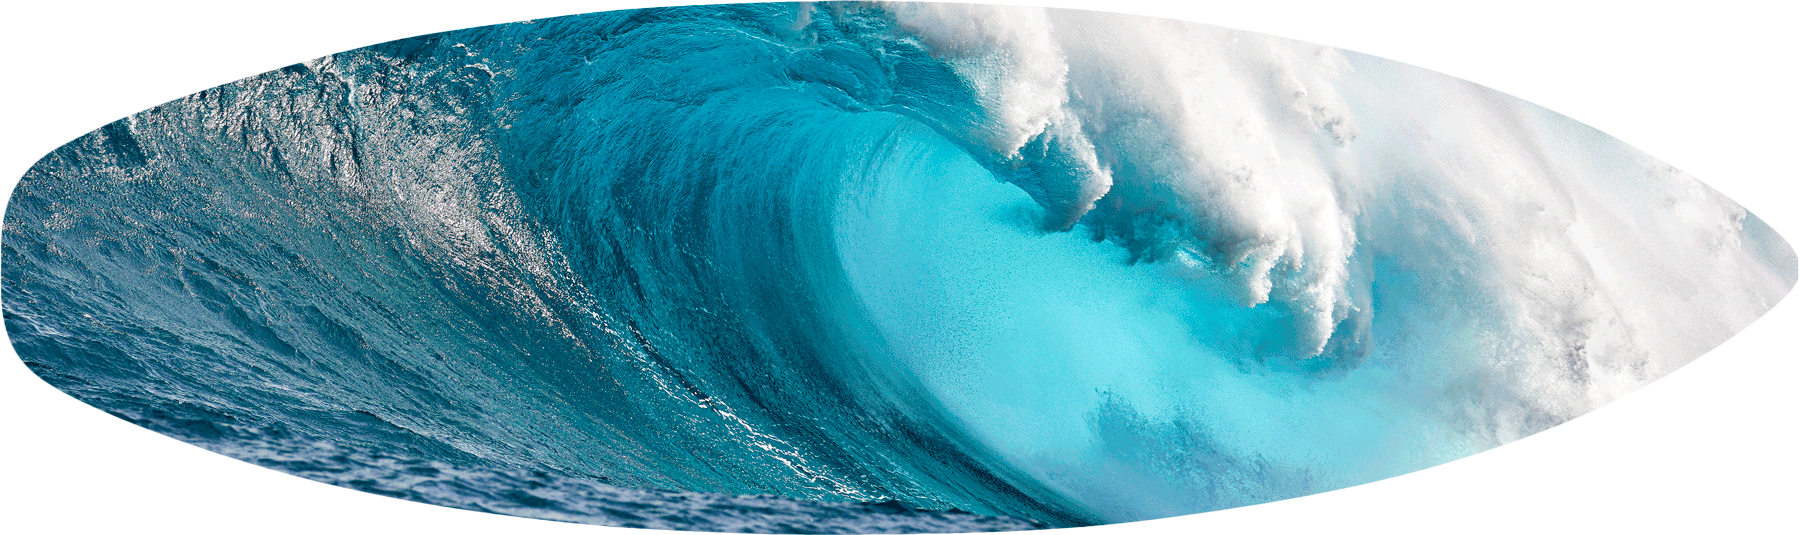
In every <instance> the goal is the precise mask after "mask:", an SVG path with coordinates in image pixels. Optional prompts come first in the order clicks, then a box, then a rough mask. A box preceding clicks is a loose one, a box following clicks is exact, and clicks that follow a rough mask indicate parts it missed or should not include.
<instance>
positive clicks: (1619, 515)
mask: <svg viewBox="0 0 1800 535" xmlns="http://www.w3.org/2000/svg"><path fill="white" fill-rule="evenodd" d="M652 1H654V0H639V1H637V2H627V3H620V2H602V1H590V2H576V1H540V2H521V3H515V4H517V5H499V4H501V3H503V2H501V0H493V1H492V2H491V3H474V2H459V1H436V2H432V1H423V0H365V1H346V0H301V1H291V2H284V3H280V5H271V6H257V5H254V4H253V3H240V2H202V1H189V0H179V1H157V2H145V3H143V4H137V3H130V2H118V1H105V2H102V1H63V2H56V3H55V5H48V3H45V2H30V5H27V3H26V2H14V3H9V4H8V5H7V7H4V8H0V58H3V60H0V61H4V63H3V64H0V69H4V70H3V71H0V72H4V78H0V180H4V186H5V187H4V188H3V189H0V191H10V190H11V186H12V184H14V183H16V182H17V180H18V177H19V176H21V175H22V174H24V172H25V170H26V169H27V168H28V167H30V165H31V164H32V163H33V162H35V161H36V160H37V158H39V157H41V156H43V155H44V154H46V153H48V152H49V151H51V150H52V149H54V148H56V147H57V146H59V145H61V144H63V143H65V142H67V141H69V140H71V139H73V138H75V137H76V136H79V135H81V134H83V133H85V132H87V131H90V130H93V129H95V128H97V127H99V126H101V125H103V124H105V123H107V122H109V121H111V120H114V119H118V118H120V117H123V116H125V115H128V114H131V113H135V112H137V111H140V110H143V109H145V108H149V107H151V106H154V105H156V104H158V103H161V102H164V101H167V100H170V99H174V98H178V97H181V96H183V95H187V94H190V93H193V92H196V91H199V90H202V89H205V88H208V87H212V86H215V85H219V84H222V83H226V82H230V81H232V80H235V79H238V78H242V77H245V76H249V75H253V74H257V73H261V72H264V71H268V70H271V69H275V68H278V67H281V66H283V65H287V64H291V63H295V62H299V61H302V60H306V59H309V58H313V57H317V56H322V55H326V54H330V53H335V52H339V51H343V50H348V49H351V48H356V47H360V46H365V45H369V44H374V43H378V42H383V41H387V40H391V39H396V38H400V37H406V36H411V35H416V34H422V33H429V32H435V31H443V30H452V29H458V28H465V27H470V26H478V25H484V24H492V23H500V22H507V21H513V20H519V19H526V18H534V17H545V16H553V15H562V14H570V13H579V12H588V11H601V10H607V9H617V8H624V7H637V6H642V5H655V4H652V3H650V2H652ZM1030 3H1035V4H1042V5H1062V6H1071V7H1083V8H1089V9H1105V10H1110V11H1124V12H1131V13H1145V14H1157V15H1162V16H1169V17H1173V18H1181V19H1187V20H1194V21H1201V22H1207V23H1213V24H1219V25H1224V26H1230V27H1236V28H1242V29H1250V30H1256V31H1261V32H1266V33H1272V34H1276V35H1281V36H1285V37H1292V38H1297V39H1302V40H1307V41H1312V42H1317V43H1323V44H1330V45H1334V46H1338V47H1342V48H1347V49H1351V50H1357V51H1361V52H1366V53H1370V54H1374V55H1377V56H1382V57H1386V58H1390V59H1395V60H1399V61H1403V62H1407V63H1411V64H1414V65H1419V66H1423V67H1426V68H1431V69H1435V70H1438V71H1442V72H1445V73H1448V74H1450V75H1453V76H1457V77H1461V78H1465V79H1469V80H1473V81H1475V82H1478V83H1482V84H1484V85H1488V86H1490V87H1494V88H1497V89H1499V90H1501V91H1505V92H1508V93H1511V94H1513V95H1516V96H1519V97H1521V98H1524V99H1526V100H1530V101H1533V102H1536V103H1538V104H1541V105H1544V106H1546V107H1548V108H1550V109H1553V110H1557V111H1559V112H1562V113H1564V114H1567V115H1569V116H1571V117H1574V118H1575V119H1577V120H1579V121H1582V122H1585V123H1588V124H1590V125H1593V126H1595V127H1598V128H1600V129H1601V130H1604V131H1606V132H1608V133H1611V134H1613V135H1615V136H1617V137H1619V138H1621V139H1623V140H1625V141H1626V142H1628V143H1631V144H1632V145H1635V146H1637V147H1638V148H1641V149H1643V150H1645V151H1647V152H1649V153H1650V154H1653V155H1656V156H1657V157H1659V158H1661V159H1663V160H1664V161H1667V162H1669V163H1671V164H1673V165H1675V166H1676V167H1678V168H1680V169H1682V170H1684V171H1687V172H1688V173H1690V174H1692V175H1694V176H1697V177H1699V178H1700V179H1701V180H1703V181H1706V182H1707V183H1708V184H1710V185H1712V186H1713V187H1715V188H1717V189H1719V190H1721V191H1723V192H1725V194H1726V195H1728V196H1730V197H1732V198H1733V199H1736V200H1737V201H1738V202H1740V203H1741V204H1743V205H1745V206H1746V207H1747V208H1749V209H1750V210H1751V211H1752V212H1755V213H1756V214H1758V215H1759V216H1761V217H1763V218H1764V219H1765V220H1766V221H1768V222H1769V223H1770V224H1771V225H1772V226H1774V227H1775V228H1776V229H1777V230H1779V231H1781V232H1782V233H1783V234H1784V235H1785V236H1786V237H1787V238H1788V239H1789V240H1790V241H1792V240H1795V239H1796V238H1800V210H1796V207H1797V206H1800V205H1797V204H1796V203H1800V186H1796V185H1795V183H1796V181H1797V179H1800V171H1796V169H1800V166H1797V165H1796V164H1797V163H1800V162H1796V160H1797V158H1796V156H1800V88H1797V87H1796V86H1795V84H1796V82H1800V76H1797V74H1796V70H1800V57H1796V53H1797V52H1800V44H1797V41H1800V37H1796V36H1797V35H1800V32H1796V31H1795V30H1793V29H1792V28H1790V27H1789V26H1790V25H1791V24H1792V23H1793V22H1795V21H1796V20H1800V17H1796V16H1794V15H1793V14H1789V13H1785V12H1783V10H1782V9H1781V7H1780V5H1779V4H1778V3H1775V2H1766V3H1764V2H1726V3H1724V4H1723V6H1724V7H1719V6H1720V5H1721V3H1720V2H1708V3H1707V5H1708V6H1710V7H1705V8H1701V7H1697V4H1699V3H1697V2H1695V3H1691V4H1693V6H1692V7H1687V8H1660V7H1642V6H1634V5H1632V3H1628V2H1613V1H1606V2H1590V1H1578V0H1565V1H1538V0H1526V1H1505V2H1501V1H1494V0H1488V1H1484V2H1479V3H1472V2H1443V3H1444V4H1453V5H1433V3H1428V2H1407V1H1396V0H1339V1H1304V0H1260V1H1256V0H1233V1H1231V2H1200V3H1198V5H1196V6H1193V7H1186V6H1177V5H1175V4H1173V3H1166V4H1165V3H1158V2H1138V1H1124V0H1116V1H1111V2H1097V1H1092V0H1088V1H1083V2H1030ZM1796 331H1800V304H1796V303H1795V302H1794V300H1793V299H1789V300H1788V301H1786V302H1783V303H1782V304H1781V305H1780V306H1778V307H1777V308H1776V309H1775V310H1774V311H1772V312H1771V313H1770V314H1769V315H1768V316H1766V317H1764V318H1763V319H1762V320H1760V321H1758V322H1757V323H1756V324H1754V325H1752V326H1751V327H1750V328H1749V329H1747V330H1745V331H1743V332H1742V333H1741V334H1739V335H1738V336H1737V337H1735V338H1733V339H1732V340H1730V341H1729V342H1727V343H1726V344H1725V345H1724V346H1722V347H1720V348H1719V349H1717V350H1715V351H1713V352H1711V353H1709V354H1708V355H1706V356H1704V357H1702V358H1700V359H1699V360H1698V361H1696V362H1695V363H1693V364H1690V365H1689V366H1687V367H1685V368H1683V369H1681V370H1679V371H1677V372H1675V373H1673V374H1671V375H1670V376H1668V377H1666V378H1664V379H1662V380H1660V381H1658V382H1656V383H1654V384H1652V385H1650V386H1648V387H1646V388H1645V389H1643V390H1641V391H1639V392H1637V393H1635V394H1632V395H1630V396H1628V397H1626V398H1624V399H1623V400H1620V401H1618V402H1615V403H1613V404H1612V405H1609V406H1607V407H1605V408H1602V409H1600V410H1598V411H1596V412H1594V413H1591V414H1589V415H1587V416H1584V417H1581V418H1579V419H1576V420H1574V421H1572V422H1570V423H1567V424H1564V425H1562V426H1560V427H1557V428H1555V429H1552V430H1550V431H1546V432H1544V433H1541V434H1539V435H1536V436H1532V437H1529V438H1526V439H1524V440H1521V441H1519V442H1516V443H1513V444H1510V445H1508V446H1505V447H1502V448H1499V449H1497V450H1493V451H1490V452H1487V453H1483V454H1479V455H1476V456H1473V457H1470V458H1467V459H1464V460H1461V461H1457V462H1453V463H1450V464H1447V465H1443V466H1439V467H1436V468H1432V469H1428V470H1425V471H1422V472H1418V473H1415V474H1412V475H1407V476H1402V477H1399V478H1394V479H1389V480H1386V481H1381V482H1377V483H1372V484H1368V485H1363V486H1359V487H1354V488H1351V489H1345V490H1341V491H1336V492H1330V493H1326V494H1322V495H1316V496H1312V497H1306V498H1299V499H1294V500H1288V501H1283V502H1276V503H1272V504H1265V505H1259V506H1253V507H1246V508H1241V509H1234V510H1229V511H1222V512H1216V513H1210V514H1205V515H1197V516H1189V517H1183V518H1176V519H1167V520H1160V521H1152V522H1144V523H1135V524H1127V525H1122V526H1109V527H1100V528H1087V529H1088V530H1090V531H1091V532H1094V533H1124V532H1127V531H1129V532H1138V531H1150V532H1157V533H1165V532H1166V533H1175V532H1191V531H1200V530H1208V531H1220V532H1226V533H1245V532H1255V533H1337V532H1344V531H1348V532H1365V531H1383V532H1390V533H1426V532H1452V533H1466V532H1526V531H1532V532H1537V531H1543V532H1549V533H1574V532H1595V533H1623V532H1636V533H1665V532H1666V533H1767V532H1786V533H1793V532H1800V520H1796V519H1795V518H1794V515H1795V514H1796V512H1797V508H1800V505H1796V504H1800V490H1797V489H1800V486H1797V485H1796V484H1795V481H1796V479H1800V461H1796V460H1795V458H1794V455H1795V454H1796V452H1800V443H1797V442H1796V439H1795V436H1796V432H1795V431H1796V425H1797V424H1800V418H1797V417H1796V412H1795V411H1796V409H1797V408H1800V402H1797V399H1800V396H1797V394H1796V392H1800V389H1796V388H1795V387H1794V382H1795V379H1796V377H1800V366H1797V365H1796V363H1795V359H1794V356H1795V355H1796V354H1800V351H1796V350H1795V347H1796V343H1797V342H1800V335H1797V334H1796ZM0 345H4V349H0V352H3V353H5V358H0V531H3V532H9V533H37V532H75V533H86V532H126V531H129V532H134V533H144V532H149V533H164V532H167V533H241V532H260V533H314V532H347V533H387V532H398V531H404V532H407V533H491V532H496V531H503V532H507V533H561V532H568V533H588V534H596V533H620V534H623V533H628V532H627V531H624V530H620V529H614V528H596V527H591V526H577V525H571V524H558V523H552V522H543V521H534V520H524V519H516V518H510V517H502V516H498V515H490V514H483V513H473V512H465V511H458V510H452V509H447V508H442V507H435V506H428V505H422V504H416V503H412V502H405V501H401V500H395V499H390V498H383V497H378V496H374V495H370V494H364V493H360V492H356V491H351V490H347V489H341V488H337V487H332V486H328V485H324V484H321V483H315V482H311V481H308V480H303V479H300V478H297V477H293V476H288V475H285V474H282V473H278V472H274V471H270V470H266V469H262V468H258V467H255V466H252V465H249V464H246V463H242V462H239V461H235V460H231V459H228V458H225V457H222V456H218V455H215V454H212V453H209V452H205V451H203V450H200V449H199V448H195V447H193V446H189V445H187V444H185V443H181V442H178V441H176V440H173V439H169V438H166V437H163V436H161V435H157V434H155V433H152V432H149V431H146V430H144V429H141V428H138V427H136V426H133V425H130V424H127V423H125V422H123V421H120V420H117V419H114V418H112V417H110V416H107V415H105V414H104V413H101V412H100V411H98V410H96V409H93V408H91V407H88V406H87V405H85V404H82V403H80V402H77V401H75V400H74V399H73V398H70V397H68V396H66V395H64V394H62V393H61V392H59V391H57V390H55V389H53V388H51V387H49V386H48V385H46V384H44V383H43V382H42V381H40V380H38V379H37V378H36V376H34V375H32V374H30V373H29V372H28V371H27V370H26V369H25V367H24V366H23V365H22V364H21V363H20V362H19V361H18V359H17V357H16V356H15V355H14V354H13V352H12V348H11V344H10V343H8V344H0Z"/></svg>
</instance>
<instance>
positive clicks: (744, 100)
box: [0, 3, 1796, 531]
mask: <svg viewBox="0 0 1800 535" xmlns="http://www.w3.org/2000/svg"><path fill="white" fill-rule="evenodd" d="M10 206H11V207H12V209H11V210H9V211H8V212H7V215H6V219H7V220H6V231H5V233H4V239H3V241H4V251H3V252H4V254H5V258H4V260H5V266H6V267H5V270H4V273H0V275H4V282H5V285H6V293H5V298H6V301H5V308H6V325H7V330H8V332H9V334H10V335H11V336H12V339H13V340H14V344H15V347H16V348H17V349H18V351H19V354H20V355H21V356H23V357H24V358H25V360H26V361H27V364H28V365H30V366H31V367H32V369H33V370H34V372H36V373H38V374H39V376H40V377H43V378H44V379H45V380H46V381H48V382H50V383H51V384H53V385H55V386H57V387H58V388H60V389H63V390H64V391H66V392H69V393H70V394H71V395H74V396H76V397H78V398H80V399H82V400H84V401H86V402H88V403H90V404H93V405H95V406H97V407H100V408H102V409H104V410H107V411H109V412H111V413H113V414H116V415H120V416H122V417H126V418H127V419H130V420H132V421H134V422H138V423H139V424H140V425H144V426H146V427H151V428H153V429H157V430H158V431H160V432H164V433H166V434H171V435H173V436H177V437H179V438H182V439H183V440H188V441H191V442H196V443H201V444H204V445H207V446H208V447H211V448H213V449H215V451H221V452H223V453H225V454H227V455H231V456H234V457H238V458H243V459H247V460H252V461H254V462H261V463H264V464H272V465H274V466H276V467H277V468H278V469H282V470H286V471H289V472H290V473H296V474H299V475H302V476H304V477H309V478H314V479H321V480H325V481H329V482H333V483H335V484H340V485H345V486H351V487H353V488H363V489H364V490H368V491H371V492H377V493H384V494H390V495H392V494H399V495H402V496H403V497H406V498H408V499H415V500H420V501H427V502H431V503H439V504H445V505H451V506H457V507H467V508H477V509H483V510H492V511H497V512H503V513H507V514H519V515H524V516H537V517H546V518H557V519H565V520H574V521H587V522H599V523H612V524H634V523H636V524H641V525H644V526H653V527H679V526H680V525H686V526H688V527H690V528H706V529H722V530H739V529H743V530H777V531H786V530H790V529H791V530H805V531H813V530H822V531H838V530H844V531H857V530H880V531H888V530H927V531H928V530H939V529H943V530H966V529H967V530H972V529H990V528H992V529H1023V528H1025V527H1031V526H1074V525H1086V524H1096V523H1108V522H1122V521H1130V520H1138V519H1147V518H1160V517H1166V516H1173V515H1180V514H1189V513H1194V512H1202V511H1209V510H1216V509H1222V508H1227V507H1236V506H1241V505H1248V504H1253V503H1261V502H1266V501H1271V500H1279V499H1284V498H1288V497H1294V496H1300V495H1305V494H1310V493H1316V492H1322V491H1324V490H1330V489H1334V488H1341V487H1344V486H1349V485H1355V484H1359V483H1363V482H1367V481H1372V480H1375V479H1380V478H1384V477H1391V476H1393V475H1397V474H1401V473H1405V472H1409V471H1412V470H1417V469H1420V468H1423V467H1427V466H1432V465H1435V464H1439V463H1442V462H1447V461H1449V460H1453V459H1456V458H1459V457H1462V456H1466V455H1469V454H1472V453H1474V452H1478V451H1482V450H1485V449H1488V448H1491V447H1496V446H1499V445H1502V444H1505V443H1506V442H1509V441H1511V440H1515V439H1517V438H1519V437H1522V436H1526V435H1529V434H1531V433H1534V432H1537V431H1540V430H1543V429H1546V428H1548V427H1550V426H1553V425H1556V424H1558V423H1560V422H1562V421H1566V420H1568V419H1570V418H1574V417H1576V416H1579V415H1580V414H1582V413H1585V412H1587V411H1589V410H1592V409H1593V408H1595V407H1598V406H1600V405H1602V404H1604V403H1606V402H1609V401H1611V400H1612V399H1616V398H1617V397H1618V396H1621V395H1624V394H1625V393H1628V392H1630V391H1631V390H1633V389H1635V388H1637V387H1639V386H1641V385H1643V384H1645V383H1647V382H1649V381H1652V380H1655V379H1656V378H1658V377H1661V376H1662V375H1663V374H1666V373H1668V372H1669V371H1671V370H1673V369H1674V368H1676V367H1679V366H1680V365H1682V364H1684V363H1686V362H1687V361H1689V360H1691V359H1693V358H1695V357H1697V356H1698V355H1699V354H1701V353H1702V352H1704V351H1705V350H1707V349H1710V348H1711V347H1713V346H1714V345H1716V344H1718V343H1719V342H1721V341H1723V340H1724V339H1725V338H1727V337H1729V336H1730V335H1731V334H1733V333H1735V332H1736V331H1737V329H1740V328H1742V327H1743V326H1744V325H1747V324H1748V323H1749V322H1750V321H1752V320H1754V319H1755V318H1756V317H1757V316H1759V315H1761V314H1762V313H1763V312H1764V311H1766V310H1767V309H1768V308H1769V307H1771V306H1773V304H1774V303H1775V302H1776V301H1778V300H1779V299H1781V298H1782V297H1783V296H1784V295H1785V294H1786V293H1787V292H1788V290H1789V289H1790V288H1791V287H1792V286H1793V285H1794V282H1795V278H1796V275H1795V272H1796V269H1795V264H1796V262H1795V258H1794V253H1793V250H1792V249H1791V247H1789V246H1788V244H1787V243H1786V242H1785V241H1783V240H1782V239H1781V237H1779V236H1778V235H1776V234H1775V233H1774V232H1773V231H1772V230H1770V229H1769V228H1768V227H1767V226H1766V225H1764V224H1762V222H1761V221H1760V220H1759V219H1757V218H1756V217H1755V216H1754V215H1752V214H1749V213H1748V212H1746V211H1745V210H1743V209H1742V208H1741V207H1739V206H1738V205H1737V204H1736V203H1734V202H1732V201H1730V200H1729V199H1726V198H1724V197H1723V196H1721V195H1718V194H1717V193H1716V192H1714V191H1712V190H1711V189H1709V188H1707V187H1706V186H1704V185H1703V184H1701V183H1699V182H1698V181H1696V180H1694V179H1693V178H1692V177H1689V176H1687V175H1685V174H1683V173H1681V172H1679V171H1677V170H1674V169H1671V168H1669V167H1668V166H1667V165H1665V164H1662V163H1660V162H1657V161H1656V160H1654V159H1653V158H1650V157H1648V156H1646V155H1643V154H1642V153H1639V152H1637V151H1635V150H1634V149H1631V148H1630V147H1627V146H1625V145H1623V144H1621V143H1619V142H1618V141H1617V140H1615V139H1612V138H1610V137H1608V136H1605V135H1603V134H1600V133H1598V132H1595V131H1593V130H1592V129H1590V128H1587V127H1585V126H1582V125H1580V124H1578V123H1575V122H1573V121H1571V120H1569V119H1568V118H1566V117H1562V116H1560V115H1557V114H1555V113H1552V112H1549V111H1547V110H1543V109H1541V108H1538V107H1535V106H1532V105H1530V104H1528V103H1523V102H1520V101H1517V100H1516V99H1512V98H1511V97H1508V96H1505V95H1500V94H1498V93H1495V92H1493V91H1491V90H1487V89H1485V88H1481V87H1478V86H1474V85H1472V84H1468V83H1466V82H1463V81H1460V80H1455V79H1450V78H1447V77H1443V76H1441V75H1437V74H1435V73H1430V72H1424V71H1420V70H1418V69H1414V68H1411V67H1407V66H1403V65H1397V64H1393V63H1391V62H1386V61H1384V60H1380V59H1379V58H1371V57H1367V56H1362V55H1359V54H1355V53H1351V52H1345V51H1339V50H1335V49H1331V48H1328V47H1321V46H1317V45H1311V44H1306V43H1296V42H1292V41H1287V40H1283V39H1279V38H1274V37H1268V36H1261V35H1255V34H1247V33H1243V32H1237V31H1232V30H1226V29H1220V28H1212V27H1206V26H1200V25H1193V24H1186V23H1178V22H1174V21H1165V20H1158V19H1146V18H1141V17H1129V16H1122V15H1110V14H1101V13H1090V12H1075V11H1062V10H1039V9H1028V8H1002V7H994V6H979V5H954V4H860V3H828V4H799V5H787V4H747V5H722V6H698V7H682V8H666V9H646V10H633V11H623V12H608V13H597V14H590V15H579V16H571V17H560V18H555V19H545V20H535V21H525V22H519V23H512V24H502V25H495V26H488V27H480V28H471V29H467V30H459V31H455V32H445V33H441V34H433V35H427V36H420V37H416V38H411V39H403V40H399V41H394V42H390V43H384V44H381V45H375V46H372V47H367V48H363V49H358V50H352V51H348V52H344V53H341V54H336V55H333V56H329V57H326V58H320V59H318V60H315V61H310V62H306V63H303V64H297V65H293V66H290V67H287V68H284V69H281V70H278V71H274V72H270V73H265V74H263V75H259V76H255V77H251V78H248V79H245V80H242V81H239V82H235V83H232V84H227V85H224V86H220V87H217V88H214V89H210V90H207V91H204V92H201V93H198V94H195V95H192V96H189V97H186V98H183V99H180V100H177V101H174V102H170V103H167V104H165V105H163V106H159V107H157V108H155V109H152V110H147V111H145V112H143V113H139V114H136V115H133V116H131V117H128V118H126V119H124V120H121V121H119V122H115V123H113V124H111V125H107V126H106V127H103V128H101V129H99V130H96V131H95V132H92V133H90V134H88V135H86V136H84V137H82V138H80V139H77V140H75V141H73V142H71V143H69V144H68V145H65V146H64V147H62V148H60V149H58V150H57V151H56V152H54V153H52V154H51V155H49V156H47V157H45V158H44V160H43V161H41V162H40V163H39V164H38V165H37V166H35V167H34V168H33V169H32V170H31V171H30V173H29V174H28V175H27V176H26V177H25V179H24V180H22V181H21V182H20V186H19V187H18V188H17V189H16V190H15V192H14V194H13V198H12V202H11V205H10ZM1721 274H1724V275H1723V276H1721ZM344 452H351V453H344ZM369 474H373V475H369ZM540 474H541V475H540ZM365 475H366V476H367V477H364V476H365ZM519 487H532V488H536V489H540V490H543V492H542V493H532V492H526V493H524V494H519V493H518V492H516V491H517V490H518V488H519ZM432 489H436V490H432ZM446 489H453V490H446ZM629 489H645V490H629ZM654 489H669V490H654ZM439 491H442V492H439ZM684 493H703V494H684ZM730 495H776V496H783V497H785V498H768V499H762V498H744V499H738V498H731V497H729V496H730ZM632 500H640V502H637V503H636V504H635V505H633V503H634V502H632ZM746 500H748V501H746ZM680 504H687V505H680ZM856 504H861V505H856ZM871 504H873V505H871ZM881 504H889V505H881ZM683 507H688V509H682V508H683ZM677 510H682V511H687V512H686V513H679V512H674V511H677ZM632 511H635V512H632ZM746 511H763V512H762V513H756V514H750V513H746ZM934 511H972V512H974V513H976V514H979V515H988V516H976V515H965V514H962V513H957V512H947V513H946V512H934ZM615 513H617V514H615ZM683 514H686V515H689V518H688V520H676V517H679V516H681V515H683ZM757 514H762V515H765V516H763V517H757V516H756V515H757ZM630 515H636V516H637V517H640V518H639V519H638V520H633V519H632V517H631V516H630ZM808 515H811V516H814V517H816V519H817V522H816V523H814V524H804V525H803V524H791V523H787V522H790V521H792V522H801V520H795V519H800V518H802V517H805V516H808ZM1000 516H1008V517H1016V518H1023V519H1030V520H1025V521H1020V522H1018V523H1013V522H1012V521H1011V520H1007V519H999V518H997V517H1000ZM783 519H789V520H783ZM839 520H842V521H841V522H839ZM681 521H686V522H689V523H688V524H679V522H681Z"/></svg>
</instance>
